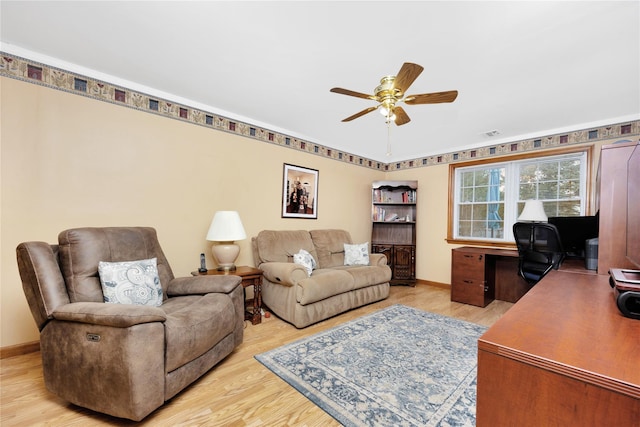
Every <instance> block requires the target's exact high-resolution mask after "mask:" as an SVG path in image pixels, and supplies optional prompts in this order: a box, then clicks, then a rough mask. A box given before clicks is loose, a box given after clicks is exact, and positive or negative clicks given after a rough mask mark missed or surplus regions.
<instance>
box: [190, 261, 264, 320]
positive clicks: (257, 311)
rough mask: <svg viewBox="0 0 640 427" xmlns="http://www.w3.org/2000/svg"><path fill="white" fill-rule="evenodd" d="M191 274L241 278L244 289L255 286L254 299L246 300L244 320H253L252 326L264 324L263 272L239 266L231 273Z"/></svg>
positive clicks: (218, 271)
mask: <svg viewBox="0 0 640 427" xmlns="http://www.w3.org/2000/svg"><path fill="white" fill-rule="evenodd" d="M191 274H192V275H193V276H199V275H209V276H240V277H241V278H242V287H243V288H246V287H247V286H253V299H252V300H248V301H247V300H246V298H245V302H244V304H245V312H244V319H245V320H251V324H252V325H257V324H258V323H261V322H262V270H260V269H259V268H254V267H248V266H246V265H241V266H237V267H236V269H235V270H230V271H220V270H207V272H206V273H199V272H197V271H192V272H191ZM245 295H246V294H245Z"/></svg>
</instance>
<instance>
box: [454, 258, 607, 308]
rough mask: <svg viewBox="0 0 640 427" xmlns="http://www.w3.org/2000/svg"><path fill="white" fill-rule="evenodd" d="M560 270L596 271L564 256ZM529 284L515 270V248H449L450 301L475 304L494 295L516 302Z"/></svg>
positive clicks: (590, 272)
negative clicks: (450, 249)
mask: <svg viewBox="0 0 640 427" xmlns="http://www.w3.org/2000/svg"><path fill="white" fill-rule="evenodd" d="M560 270H563V271H571V272H577V273H584V274H594V275H595V274H596V272H595V271H590V270H586V269H585V264H584V260H577V259H565V260H564V262H563V263H562V265H561V266H560ZM531 287H532V286H531V285H529V284H528V283H527V282H526V281H525V280H524V279H523V278H522V277H520V275H519V274H518V251H517V250H515V249H498V248H480V247H476V246H462V247H459V248H455V249H453V250H452V251H451V301H456V302H462V303H465V304H473V305H477V306H479V307H485V306H486V305H487V304H489V303H490V302H491V301H493V300H494V299H497V300H500V301H507V302H517V301H518V300H519V299H520V298H522V296H523V295H524V294H526V293H527V292H529V290H530V289H531Z"/></svg>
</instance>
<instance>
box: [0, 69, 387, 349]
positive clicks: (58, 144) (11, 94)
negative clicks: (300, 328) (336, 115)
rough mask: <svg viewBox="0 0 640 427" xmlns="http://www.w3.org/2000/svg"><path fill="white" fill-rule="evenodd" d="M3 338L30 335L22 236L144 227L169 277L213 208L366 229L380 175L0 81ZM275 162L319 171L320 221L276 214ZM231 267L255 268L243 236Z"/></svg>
mask: <svg viewBox="0 0 640 427" xmlns="http://www.w3.org/2000/svg"><path fill="white" fill-rule="evenodd" d="M0 84H1V87H0V90H1V96H2V98H1V108H2V111H1V123H2V134H1V138H2V139H1V144H2V145H1V156H2V159H1V160H2V169H1V174H2V175H1V177H2V190H1V191H2V193H1V198H2V199H1V202H2V210H1V233H2V234H1V245H2V246H1V267H2V269H1V282H0V285H1V288H0V291H1V296H0V297H1V305H0V309H1V312H0V313H1V314H0V316H1V317H0V325H1V326H0V327H1V342H0V346H2V347H5V346H10V345H15V344H20V343H25V342H30V341H35V340H37V339H38V334H37V329H36V327H35V323H34V321H33V319H32V317H31V314H30V312H29V309H28V306H27V304H26V300H25V298H24V295H23V293H22V287H21V282H20V278H19V275H18V270H17V266H16V260H15V248H16V246H17V244H18V243H19V242H22V241H27V240H43V241H46V242H50V243H53V242H56V241H57V235H58V233H59V232H60V231H62V230H64V229H66V228H70V227H78V226H107V225H148V226H153V227H155V228H156V229H157V231H158V236H159V239H160V242H161V244H162V246H163V249H164V251H165V254H166V256H167V258H168V259H169V262H170V263H171V266H172V268H173V270H174V274H175V275H176V276H181V275H188V274H189V273H190V271H193V270H195V269H197V267H198V266H199V254H200V253H201V252H205V253H206V255H207V263H208V265H209V266H212V265H213V260H212V258H211V255H210V250H209V248H210V244H209V243H208V242H207V241H206V240H205V235H206V232H207V229H208V227H209V223H210V221H211V218H212V217H213V214H214V213H215V211H217V210H238V211H239V212H240V215H241V218H242V221H243V224H244V226H245V229H246V231H247V234H248V235H249V236H254V235H256V234H257V233H258V232H259V231H260V230H262V229H267V228H271V229H311V228H329V227H334V228H344V229H347V230H349V231H350V232H351V234H352V237H353V239H354V240H355V241H358V242H364V241H368V240H369V238H370V233H371V225H370V222H369V217H370V211H371V209H370V203H371V193H370V191H371V190H370V188H371V182H372V181H374V180H377V179H383V178H384V174H383V173H382V172H378V171H374V170H370V169H366V168H362V167H359V166H352V165H348V164H345V163H342V162H337V161H333V160H329V159H326V158H322V157H320V156H315V155H309V154H305V153H302V152H298V151H296V150H292V149H287V148H282V147H278V146H275V145H271V144H267V143H264V142H260V141H255V140H253V139H250V138H243V137H239V136H236V135H233V134H228V133H225V132H219V131H214V130H211V129H207V128H205V127H200V126H195V125H191V124H185V123H182V122H180V121H178V120H172V119H168V118H164V117H159V116H155V115H153V114H148V113H143V112H139V111H136V110H132V109H129V108H124V107H122V106H118V105H112V104H109V103H105V102H100V101H95V100H92V99H88V98H85V97H82V96H77V95H73V94H68V93H66V92H61V91H57V90H52V89H48V88H44V87H41V86H38V85H34V84H29V83H24V82H20V81H17V80H13V79H7V78H1V79H0ZM283 163H289V164H295V165H300V166H305V167H309V168H313V169H317V170H318V171H319V194H318V202H319V209H318V219H317V220H309V219H283V218H281V215H280V204H281V195H280V194H281V188H282V174H283ZM240 246H241V253H240V257H239V259H238V264H249V265H253V259H252V256H251V251H250V239H247V240H244V241H242V242H240Z"/></svg>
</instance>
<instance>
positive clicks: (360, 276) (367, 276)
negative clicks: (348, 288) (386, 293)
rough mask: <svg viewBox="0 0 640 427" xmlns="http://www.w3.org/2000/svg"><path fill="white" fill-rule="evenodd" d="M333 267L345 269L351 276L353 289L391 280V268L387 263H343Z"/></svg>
mask: <svg viewBox="0 0 640 427" xmlns="http://www.w3.org/2000/svg"><path fill="white" fill-rule="evenodd" d="M335 269H337V270H342V271H346V272H347V273H349V274H350V275H351V276H352V277H353V288H354V289H360V288H366V287H367V286H371V285H377V284H380V283H387V282H388V281H389V280H391V269H390V268H389V267H388V266H387V265H345V266H342V267H335Z"/></svg>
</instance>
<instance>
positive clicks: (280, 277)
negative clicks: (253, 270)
mask: <svg viewBox="0 0 640 427" xmlns="http://www.w3.org/2000/svg"><path fill="white" fill-rule="evenodd" d="M260 270H262V271H263V276H264V278H265V279H267V280H268V281H269V282H271V283H278V284H280V285H284V286H293V285H295V284H297V283H298V282H300V281H301V280H304V279H306V278H307V277H309V276H308V275H307V270H306V269H305V268H304V267H303V266H301V265H299V264H294V263H292V262H263V263H262V264H260Z"/></svg>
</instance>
